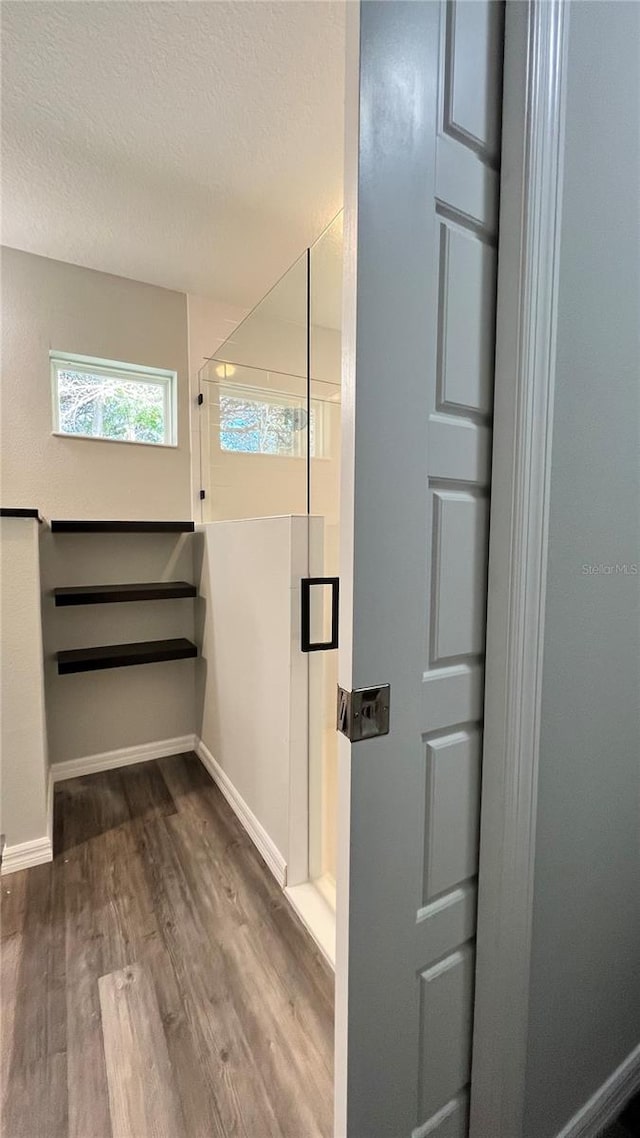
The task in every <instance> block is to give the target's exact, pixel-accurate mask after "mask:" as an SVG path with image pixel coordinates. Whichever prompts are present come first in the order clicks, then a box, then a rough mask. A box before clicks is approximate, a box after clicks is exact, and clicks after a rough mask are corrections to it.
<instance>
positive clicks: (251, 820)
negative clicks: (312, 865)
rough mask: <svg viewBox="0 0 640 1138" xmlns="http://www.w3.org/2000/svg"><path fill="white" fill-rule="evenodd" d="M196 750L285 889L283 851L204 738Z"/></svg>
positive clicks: (197, 742) (199, 741) (285, 866)
mask: <svg viewBox="0 0 640 1138" xmlns="http://www.w3.org/2000/svg"><path fill="white" fill-rule="evenodd" d="M195 752H196V754H197V756H198V758H199V759H200V761H201V763H202V765H203V766H204V767H205V768H206V770H207V771H208V772H209V774H210V775H211V777H212V779H213V781H214V782H215V783H216V785H217V786H218V787H219V788H220V790H221V792H222V794H223V795H224V797H225V798H226V800H227V802H228V803H229V805H230V807H231V809H232V810H233V812H234V814H235V815H236V817H237V818H239V820H240V822H241V823H242V826H243V827H244V829H245V830H246V832H247V834H248V835H249V837H250V838H251V841H252V842H253V844H254V846H255V847H256V849H257V851H258V853H259V854H260V856H261V857H262V858H263V859H264V861H265V862H266V863H267V866H268V867H269V869H270V870H271V872H272V874H273V876H274V877H275V879H276V881H277V882H278V884H279V885H281V886H282V888H283V889H284V887H285V885H286V883H287V863H286V861H285V859H284V858H283V856H282V854H281V853H280V850H279V849H278V848H277V846H276V845H275V844H274V843H273V841H272V840H271V838H270V837H269V835H268V833H267V831H266V830H265V829H264V826H262V825H261V823H260V822H259V821H258V819H257V818H256V816H255V814H254V813H253V812H252V811H251V810H250V809H249V807H248V806H247V804H246V802H245V801H244V799H243V798H241V797H240V795H239V794H238V791H237V790H236V788H235V786H234V785H233V783H232V782H231V780H230V778H229V776H228V775H227V774H225V772H224V771H223V769H222V767H221V766H220V765H219V764H218V763H217V762H216V760H215V759H214V757H213V755H212V754H211V751H210V750H209V748H208V747H207V746H205V744H204V743H203V742H202V739H197V740H196V744H195Z"/></svg>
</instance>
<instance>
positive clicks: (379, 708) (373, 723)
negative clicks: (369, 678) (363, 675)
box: [336, 684, 391, 743]
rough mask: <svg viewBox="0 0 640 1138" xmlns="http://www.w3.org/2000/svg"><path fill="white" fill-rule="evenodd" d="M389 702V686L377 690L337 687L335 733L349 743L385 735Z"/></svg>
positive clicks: (387, 725) (387, 727) (385, 685)
mask: <svg viewBox="0 0 640 1138" xmlns="http://www.w3.org/2000/svg"><path fill="white" fill-rule="evenodd" d="M390 701H391V688H390V686H389V684H383V685H382V686H381V687H378V688H356V689H355V691H345V689H344V688H341V687H339V688H338V718H337V723H336V727H337V730H338V731H341V732H342V734H343V735H346V736H347V739H349V741H350V742H351V743H360V742H362V740H363V739H375V738H376V737H377V736H378V735H388V734H389V706H390Z"/></svg>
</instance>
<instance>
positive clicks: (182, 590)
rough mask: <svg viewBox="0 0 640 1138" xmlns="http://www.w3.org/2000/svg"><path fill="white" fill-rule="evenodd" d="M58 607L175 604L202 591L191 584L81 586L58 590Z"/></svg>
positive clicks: (182, 582)
mask: <svg viewBox="0 0 640 1138" xmlns="http://www.w3.org/2000/svg"><path fill="white" fill-rule="evenodd" d="M53 595H54V598H55V602H56V605H57V606H58V607H59V608H60V607H62V606H65V607H66V606H67V605H108V604H115V603H116V602H118V601H172V600H180V599H181V598H182V597H195V596H197V595H198V590H197V589H196V587H195V585H190V584H189V583H188V582H187V581H153V582H152V581H143V582H140V583H139V584H132V585H79V586H74V587H73V588H71V587H69V588H64V589H54V590H53Z"/></svg>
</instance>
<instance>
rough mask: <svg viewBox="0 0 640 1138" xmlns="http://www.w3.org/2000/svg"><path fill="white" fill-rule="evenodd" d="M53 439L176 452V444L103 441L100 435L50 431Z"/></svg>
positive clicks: (117, 440) (127, 440)
mask: <svg viewBox="0 0 640 1138" xmlns="http://www.w3.org/2000/svg"><path fill="white" fill-rule="evenodd" d="M51 435H52V437H53V438H55V439H79V440H80V442H84V443H109V445H110V446H114V445H116V446H125V447H146V448H147V450H177V449H178V444H177V443H145V442H142V441H141V440H140V439H104V438H102V436H101V435H72V434H67V432H66V431H52V432H51Z"/></svg>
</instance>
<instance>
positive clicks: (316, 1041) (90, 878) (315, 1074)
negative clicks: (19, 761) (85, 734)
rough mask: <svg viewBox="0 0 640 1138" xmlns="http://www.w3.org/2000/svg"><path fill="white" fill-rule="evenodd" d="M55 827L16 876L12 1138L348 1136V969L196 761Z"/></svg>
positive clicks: (121, 778) (138, 782)
mask: <svg viewBox="0 0 640 1138" xmlns="http://www.w3.org/2000/svg"><path fill="white" fill-rule="evenodd" d="M55 826H56V833H55V846H54V848H55V853H56V856H55V860H54V862H53V863H52V864H51V865H44V866H38V867H36V868H34V869H28V870H24V871H23V872H20V873H15V874H12V875H11V876H9V877H5V878H3V879H2V973H1V983H2V988H1V993H2V1035H1V1039H2V1051H1V1055H2V1070H3V1112H2V1135H3V1138H235V1136H237V1138H329V1135H330V1133H331V1130H332V1097H333V1092H332V1066H333V980H332V976H331V973H330V970H329V969H328V967H327V965H326V964H325V962H324V961H323V960H322V958H321V957H320V955H319V953H318V952H317V950H316V949H315V946H314V945H313V943H312V942H311V941H310V939H309V937H308V935H307V933H306V932H305V930H304V929H303V928H302V926H301V925H300V923H299V922H298V920H297V918H296V917H295V916H294V914H293V913H292V912H291V911H290V909H289V907H288V905H287V902H286V901H285V899H284V897H283V896H282V893H281V891H280V889H279V888H278V886H277V885H276V884H275V882H274V881H273V879H272V878H271V876H270V874H269V871H268V870H267V869H266V868H265V866H264V864H263V863H262V861H261V859H260V857H259V855H258V854H257V853H256V851H255V849H254V847H253V846H252V844H251V842H250V841H249V839H248V838H247V837H246V835H245V833H244V831H243V830H242V828H241V826H240V825H239V823H238V822H237V820H236V818H235V816H234V815H233V813H232V812H231V810H230V809H229V807H228V805H227V803H226V802H225V800H224V799H223V798H222V796H221V794H220V792H219V791H218V789H217V787H215V786H214V784H213V783H212V782H211V780H210V779H209V776H208V775H207V773H206V771H205V770H204V768H203V767H202V766H201V764H200V763H199V761H198V759H197V758H196V757H195V755H178V756H175V757H172V758H169V759H162V760H160V761H158V762H154V763H142V764H140V765H138V766H135V767H128V768H126V769H123V770H119V771H109V772H108V773H105V774H97V775H91V776H89V777H86V778H77V779H73V780H71V781H69V782H65V783H61V784H60V785H59V787H58V788H57V789H56V799H55Z"/></svg>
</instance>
